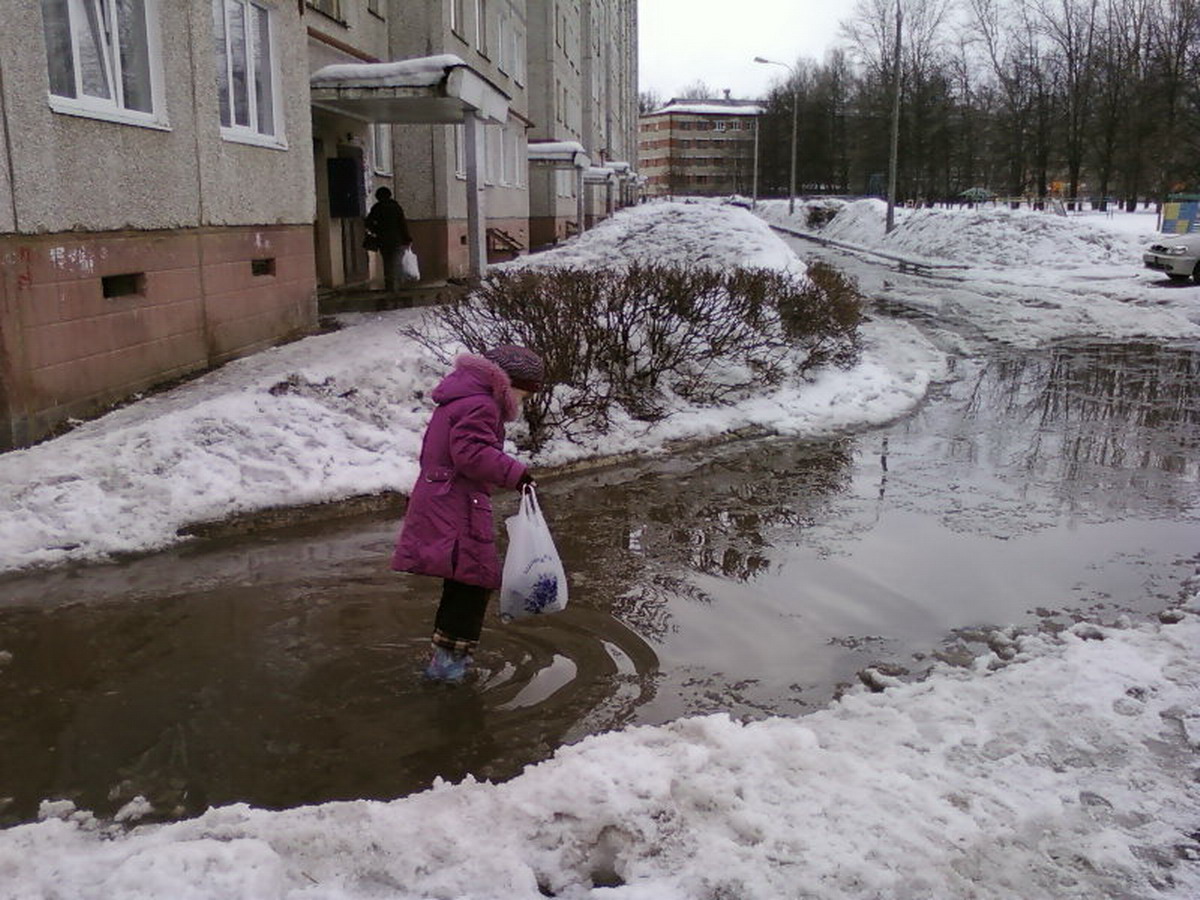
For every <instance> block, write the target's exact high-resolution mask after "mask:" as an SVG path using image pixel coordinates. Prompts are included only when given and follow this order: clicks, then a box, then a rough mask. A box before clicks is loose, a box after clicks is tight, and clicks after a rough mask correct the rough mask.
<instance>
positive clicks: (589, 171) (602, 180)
mask: <svg viewBox="0 0 1200 900" xmlns="http://www.w3.org/2000/svg"><path fill="white" fill-rule="evenodd" d="M616 180H617V173H616V172H614V171H613V170H612V169H609V168H607V167H605V166H589V167H588V168H586V169H584V170H583V181H584V183H585V184H610V183H614V182H616Z"/></svg>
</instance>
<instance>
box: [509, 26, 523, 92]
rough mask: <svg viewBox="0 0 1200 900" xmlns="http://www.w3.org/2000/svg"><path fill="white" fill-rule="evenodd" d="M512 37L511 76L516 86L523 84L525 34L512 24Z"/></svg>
mask: <svg viewBox="0 0 1200 900" xmlns="http://www.w3.org/2000/svg"><path fill="white" fill-rule="evenodd" d="M509 33H510V34H511V35H512V74H513V80H514V81H516V83H517V84H520V85H524V84H525V32H524V31H522V30H521V29H519V28H517V27H516V25H515V24H514V26H513V28H512V29H511V30H510V32H509Z"/></svg>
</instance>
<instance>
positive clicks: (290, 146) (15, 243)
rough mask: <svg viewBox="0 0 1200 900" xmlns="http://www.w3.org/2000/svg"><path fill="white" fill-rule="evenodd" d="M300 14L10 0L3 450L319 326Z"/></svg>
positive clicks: (148, 2)
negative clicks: (159, 385) (146, 390)
mask: <svg viewBox="0 0 1200 900" xmlns="http://www.w3.org/2000/svg"><path fill="white" fill-rule="evenodd" d="M300 19H301V16H300V11H299V9H298V8H297V5H296V4H295V3H275V4H270V5H267V4H260V3H258V2H255V0H226V2H225V3H224V4H217V5H215V6H214V4H213V2H212V0H171V2H168V0H139V2H134V3H122V4H115V3H110V2H101V0H72V2H67V0H13V2H9V3H7V4H6V5H5V25H4V28H3V29H0V132H2V133H0V153H3V156H2V157H0V448H8V447H13V446H22V445H25V444H28V443H30V442H32V441H34V440H37V439H39V438H41V437H44V436H45V435H47V434H50V433H52V432H53V430H54V429H55V428H56V427H58V426H59V425H60V424H61V423H63V422H64V421H66V420H67V419H69V418H72V417H84V416H88V415H91V414H93V413H95V412H97V411H99V410H101V409H103V408H105V407H106V406H108V405H110V404H112V403H114V402H116V401H119V400H120V399H122V398H124V397H127V396H129V395H130V394H133V393H134V392H137V391H140V390H142V389H144V388H147V387H149V386H151V385H154V384H157V383H161V382H162V381H164V380H169V379H172V378H175V377H180V376H184V375H187V374H188V373H191V372H194V371H197V370H201V369H204V368H207V367H209V366H212V365H215V364H217V363H220V362H223V361H225V360H228V359H231V358H233V357H236V356H239V355H242V354H245V353H248V352H251V351H253V350H256V349H259V348H261V347H264V346H267V345H269V344H270V343H273V342H275V341H278V340H280V339H283V338H286V337H289V336H291V335H297V334H301V333H304V332H306V331H309V330H311V329H312V328H313V326H314V324H315V322H316V307H315V298H314V293H313V252H312V243H313V242H312V222H313V208H314V198H313V187H312V185H313V170H312V150H311V137H310V135H311V126H310V112H309V109H308V101H307V90H306V85H307V59H306V48H305V39H304V30H303V27H302V26H301V21H300Z"/></svg>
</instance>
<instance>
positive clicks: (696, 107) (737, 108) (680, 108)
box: [645, 97, 766, 116]
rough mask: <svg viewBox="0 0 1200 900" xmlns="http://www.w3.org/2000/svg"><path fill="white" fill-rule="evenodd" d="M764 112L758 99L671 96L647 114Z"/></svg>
mask: <svg viewBox="0 0 1200 900" xmlns="http://www.w3.org/2000/svg"><path fill="white" fill-rule="evenodd" d="M765 112H766V109H765V108H764V107H763V105H762V101H760V100H730V99H712V100H688V99H685V98H679V97H672V98H671V100H669V101H668V102H667V104H666V105H665V106H662V107H660V108H658V109H656V110H654V111H652V112H648V113H646V114H645V115H647V116H662V115H667V114H670V113H685V114H688V115H695V116H760V115H762V114H763V113H765Z"/></svg>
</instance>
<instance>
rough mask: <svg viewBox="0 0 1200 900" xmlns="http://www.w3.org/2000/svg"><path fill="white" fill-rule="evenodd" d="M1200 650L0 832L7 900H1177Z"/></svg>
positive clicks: (1157, 648)
mask: <svg viewBox="0 0 1200 900" xmlns="http://www.w3.org/2000/svg"><path fill="white" fill-rule="evenodd" d="M1196 607H1197V604H1195V603H1193V609H1195V608H1196ZM1100 638H1103V639H1100ZM1198 642H1200V622H1198V621H1197V619H1196V618H1194V617H1191V618H1187V619H1185V620H1184V621H1183V622H1182V623H1180V624H1176V625H1169V626H1142V627H1138V628H1107V629H1102V628H1097V627H1095V626H1079V627H1077V629H1076V633H1066V634H1064V635H1062V636H1061V637H1059V638H1051V637H1045V636H1043V637H1026V638H1018V639H1017V642H1016V646H1017V647H1018V648H1019V652H1018V655H1017V657H1016V659H1015V661H1014V662H1012V663H1010V664H1008V665H1007V666H1003V667H1001V668H998V669H997V670H995V671H991V670H990V669H991V668H992V667H993V666H999V665H1000V662H999V660H998V659H997V658H995V657H990V658H986V659H982V660H980V661H979V664H978V665H977V667H976V670H975V671H971V672H968V671H962V670H952V669H947V668H942V669H939V670H936V671H935V672H934V674H933V675H932V677H931V678H930V679H929V680H928V681H925V682H923V683H919V684H911V685H901V686H898V687H895V688H892V689H889V690H888V691H886V692H885V693H883V694H870V693H866V692H857V693H852V694H850V695H848V696H847V697H845V698H843V700H842V701H841V702H839V703H836V704H835V705H834V706H832V707H831V708H829V709H826V710H822V711H820V712H816V713H813V714H811V715H808V716H805V717H804V718H802V719H785V718H772V719H768V720H766V721H759V722H750V723H744V724H743V723H738V722H734V721H731V720H730V719H729V718H728V717H726V716H723V715H718V716H709V717H703V718H692V719H684V720H680V721H678V722H675V723H673V724H670V725H667V726H661V727H644V728H633V729H629V730H626V731H623V732H619V733H613V734H606V735H601V736H597V737H590V738H587V739H585V740H583V741H581V742H580V743H579V744H577V745H574V746H570V747H564V748H562V749H560V750H559V751H558V752H557V754H556V755H555V756H554V758H553V759H551V760H549V761H547V762H544V763H541V764H538V765H536V766H532V767H530V768H528V769H526V771H525V773H524V774H522V775H521V776H519V777H517V778H515V779H513V780H512V781H510V782H507V783H504V784H501V785H496V786H493V785H489V784H479V783H474V782H472V781H470V780H468V781H467V782H465V783H463V784H460V785H456V786H450V785H446V784H440V785H438V786H435V787H434V788H433V789H431V790H430V791H427V792H425V793H422V794H418V795H415V796H412V797H408V798H405V799H400V800H396V801H392V802H388V803H382V802H372V801H354V802H342V803H327V804H323V805H320V806H314V807H303V808H299V809H293V810H287V811H284V812H268V811H264V810H258V809H253V808H250V807H248V806H245V805H235V806H230V807H225V808H220V809H214V810H211V811H209V812H208V813H207V814H205V815H203V816H200V817H199V818H197V819H193V820H189V821H183V822H177V823H173V824H168V825H150V826H144V827H140V828H136V829H134V830H133V831H131V832H128V833H126V832H125V831H124V830H123V829H122V828H121V827H119V826H117V827H114V826H111V825H105V824H102V823H99V822H97V821H95V820H94V819H93V818H92V817H91V816H90V815H89V814H87V813H85V812H75V811H73V809H72V807H70V805H69V804H46V805H45V808H44V813H45V815H46V816H47V820H46V821H43V822H41V823H38V824H32V825H25V826H18V827H16V828H12V829H9V830H7V831H3V832H0V879H2V880H3V883H4V884H5V886H6V890H7V893H6V896H8V897H11V898H13V900H34V898H42V897H49V896H62V897H71V898H73V900H147V898H162V897H186V898H188V900H228V898H231V897H237V898H254V900H284V898H295V900H300V898H306V900H352V898H355V900H356V898H363V900H366V898H373V897H381V896H384V895H386V896H388V897H389V898H393V900H416V898H431V897H438V898H462V900H467V898H505V900H525V898H528V900H537V898H540V897H542V896H546V894H545V893H543V890H545V891H550V892H553V893H552V894H550V895H551V896H558V897H563V898H576V900H581V898H586V897H595V898H599V897H610V898H613V900H716V898H720V897H739V898H743V900H768V898H776V897H783V896H789V897H793V896H806V897H807V896H811V897H842V898H859V897H861V898H876V897H945V898H966V897H971V898H974V900H992V898H994V900H1008V898H1011V897H1017V896H1019V897H1028V898H1035V897H1047V898H1048V897H1054V898H1057V900H1064V898H1089V900H1090V898H1094V897H1099V896H1107V897H1117V896H1121V897H1132V896H1155V897H1160V898H1180V900H1182V898H1186V897H1195V896H1197V894H1198V892H1200V868H1198V867H1197V864H1196V860H1197V858H1200V843H1198V842H1197V839H1196V837H1195V826H1196V822H1195V810H1196V809H1197V808H1198V805H1200V789H1198V788H1197V785H1196V782H1195V780H1194V779H1192V778H1190V777H1189V776H1188V775H1187V772H1188V760H1189V759H1191V758H1192V757H1193V755H1194V753H1195V749H1196V747H1197V746H1198V745H1200V727H1198V726H1200V719H1198V718H1197V716H1196V713H1195V710H1196V709H1197V704H1198V703H1200V658H1198V657H1197V656H1196V654H1195V653H1194V647H1195V646H1196V645H1197V643H1198ZM603 885H607V886H608V887H604V886H603Z"/></svg>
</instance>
